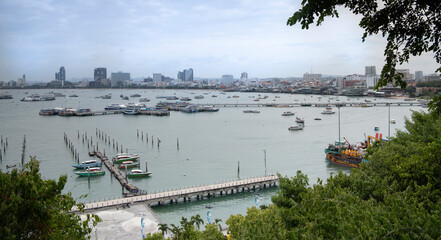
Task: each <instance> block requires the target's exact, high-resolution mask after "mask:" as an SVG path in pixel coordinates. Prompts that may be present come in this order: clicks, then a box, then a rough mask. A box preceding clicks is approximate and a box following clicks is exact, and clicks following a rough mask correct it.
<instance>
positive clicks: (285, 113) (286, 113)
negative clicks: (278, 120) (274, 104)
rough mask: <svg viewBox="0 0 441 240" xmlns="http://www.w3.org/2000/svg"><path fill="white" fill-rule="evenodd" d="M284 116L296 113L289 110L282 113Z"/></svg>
mask: <svg viewBox="0 0 441 240" xmlns="http://www.w3.org/2000/svg"><path fill="white" fill-rule="evenodd" d="M282 116H294V113H293V112H289V111H288V112H284V113H282Z"/></svg>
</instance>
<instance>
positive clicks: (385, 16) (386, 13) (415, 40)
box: [287, 0, 441, 89]
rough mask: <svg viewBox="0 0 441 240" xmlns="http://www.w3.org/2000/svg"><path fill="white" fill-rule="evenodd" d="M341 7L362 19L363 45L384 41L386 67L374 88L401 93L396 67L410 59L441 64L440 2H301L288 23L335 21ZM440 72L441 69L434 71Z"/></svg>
mask: <svg viewBox="0 0 441 240" xmlns="http://www.w3.org/2000/svg"><path fill="white" fill-rule="evenodd" d="M338 6H343V7H345V8H348V9H349V10H350V11H352V12H353V13H354V14H356V15H362V19H361V21H360V24H359V25H360V27H361V28H363V29H364V31H365V32H364V34H363V37H362V39H363V41H365V39H366V37H367V36H369V35H372V34H379V33H380V34H381V35H382V36H383V37H385V38H386V39H387V44H386V48H385V50H384V56H385V58H386V59H385V65H384V66H383V69H382V71H381V77H380V81H379V82H378V84H377V86H376V88H379V87H382V86H385V85H387V84H388V83H394V84H395V85H396V86H400V87H401V88H402V89H405V88H406V82H405V81H403V80H402V74H397V73H396V69H395V68H396V65H397V64H403V63H405V62H408V61H409V58H410V56H419V55H421V54H422V53H424V52H432V53H434V55H435V57H434V58H435V61H436V62H437V63H439V64H441V48H440V44H441V2H440V1H439V0H433V1H427V0H408V1H387V0H364V1H359V0H326V1H323V0H303V1H302V8H301V9H299V10H298V11H296V12H295V13H294V14H293V16H292V17H290V18H289V19H288V21H287V24H288V25H290V26H292V25H295V24H297V23H299V24H300V25H301V26H302V29H308V28H309V25H310V24H313V23H314V22H316V24H317V26H318V25H320V24H321V23H322V22H323V21H324V19H325V17H328V16H330V17H338V12H337V10H336V8H337V7H338ZM437 71H438V72H440V71H441V67H440V68H438V69H437Z"/></svg>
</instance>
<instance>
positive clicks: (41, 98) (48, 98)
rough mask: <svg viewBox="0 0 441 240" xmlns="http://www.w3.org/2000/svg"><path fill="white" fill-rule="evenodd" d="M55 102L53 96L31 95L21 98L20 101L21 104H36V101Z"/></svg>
mask: <svg viewBox="0 0 441 240" xmlns="http://www.w3.org/2000/svg"><path fill="white" fill-rule="evenodd" d="M53 100H55V95H54V94H44V95H39V94H32V95H30V96H27V97H24V98H22V99H21V100H20V101H22V102H37V101H53Z"/></svg>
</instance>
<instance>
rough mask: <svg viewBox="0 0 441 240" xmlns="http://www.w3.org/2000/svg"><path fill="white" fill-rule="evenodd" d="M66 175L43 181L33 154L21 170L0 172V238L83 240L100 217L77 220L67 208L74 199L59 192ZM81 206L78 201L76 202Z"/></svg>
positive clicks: (88, 216)
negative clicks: (56, 179)
mask: <svg viewBox="0 0 441 240" xmlns="http://www.w3.org/2000/svg"><path fill="white" fill-rule="evenodd" d="M66 181H67V176H66V175H63V176H60V178H59V179H58V182H57V181H55V180H43V179H42V178H41V175H40V173H39V162H38V161H37V160H35V157H32V158H31V161H30V162H29V163H27V164H26V165H25V166H24V168H23V170H20V171H17V170H16V169H13V170H12V171H11V172H10V173H8V172H5V173H4V172H1V171H0V196H1V202H0V216H1V217H0V225H1V226H2V227H1V228H0V239H86V238H90V236H89V234H90V232H91V227H90V225H89V224H91V225H93V226H95V225H96V223H97V222H98V221H100V219H99V218H98V217H97V216H94V215H89V214H87V219H86V220H85V221H81V219H80V217H79V216H78V215H75V214H74V213H71V212H70V210H71V209H72V207H73V206H74V205H75V201H74V200H73V198H72V197H71V195H70V193H69V194H61V191H62V190H63V188H64V185H65V184H66ZM77 207H78V208H79V209H83V208H84V206H83V205H82V204H79V205H77Z"/></svg>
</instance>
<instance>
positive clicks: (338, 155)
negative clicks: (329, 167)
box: [325, 141, 364, 168]
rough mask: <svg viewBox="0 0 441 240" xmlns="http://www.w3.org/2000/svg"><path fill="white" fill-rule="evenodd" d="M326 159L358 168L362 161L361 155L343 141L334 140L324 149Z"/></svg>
mask: <svg viewBox="0 0 441 240" xmlns="http://www.w3.org/2000/svg"><path fill="white" fill-rule="evenodd" d="M325 154H326V159H327V160H328V161H330V162H332V163H334V164H337V165H341V166H346V167H353V168H359V167H360V164H361V163H362V162H363V161H364V159H363V155H362V154H361V153H360V152H359V151H358V150H356V149H353V148H352V147H351V146H350V145H349V144H346V143H345V142H344V141H342V142H339V141H335V143H334V144H329V146H328V148H326V149H325Z"/></svg>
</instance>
